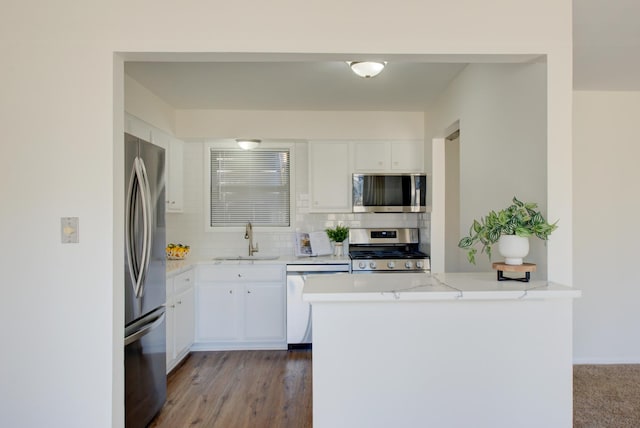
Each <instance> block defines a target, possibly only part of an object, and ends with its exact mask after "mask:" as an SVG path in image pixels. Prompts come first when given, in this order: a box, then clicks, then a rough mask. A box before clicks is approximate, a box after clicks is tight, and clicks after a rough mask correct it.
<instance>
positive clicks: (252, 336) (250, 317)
mask: <svg viewBox="0 0 640 428" xmlns="http://www.w3.org/2000/svg"><path fill="white" fill-rule="evenodd" d="M244 314H245V317H244V336H245V339H247V340H284V338H285V335H286V324H285V314H286V309H285V295H284V284H282V283H262V284H247V285H246V286H245V289H244Z"/></svg>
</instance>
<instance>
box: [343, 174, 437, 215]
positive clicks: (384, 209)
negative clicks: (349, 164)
mask: <svg viewBox="0 0 640 428" xmlns="http://www.w3.org/2000/svg"><path fill="white" fill-rule="evenodd" d="M426 201H427V175H426V174H353V212H354V213H365V212H373V213H375V212H381V213H424V212H427V203H426Z"/></svg>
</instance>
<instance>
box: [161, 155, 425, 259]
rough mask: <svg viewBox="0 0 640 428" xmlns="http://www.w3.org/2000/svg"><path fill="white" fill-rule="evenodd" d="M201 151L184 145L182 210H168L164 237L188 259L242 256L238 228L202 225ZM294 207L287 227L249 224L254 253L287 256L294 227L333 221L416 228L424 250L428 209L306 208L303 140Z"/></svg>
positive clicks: (303, 228) (244, 245)
mask: <svg viewBox="0 0 640 428" xmlns="http://www.w3.org/2000/svg"><path fill="white" fill-rule="evenodd" d="M203 156H204V150H203V145H202V144H201V143H187V144H185V146H184V171H185V173H184V212H183V213H179V214H177V213H168V214H167V215H166V222H167V242H175V243H183V244H186V245H190V246H191V256H190V257H193V258H194V259H207V258H212V257H219V256H238V255H247V253H248V241H247V240H245V239H244V227H227V228H220V230H215V231H210V230H207V228H206V211H205V209H206V208H205V204H204V203H203V199H204V183H205V180H204V176H203V174H204V160H203ZM294 161H295V162H296V168H295V170H296V171H297V172H296V180H295V206H294V215H293V216H292V224H293V227H292V228H283V229H285V230H283V231H278V230H276V228H260V227H258V226H256V227H254V243H258V245H259V248H260V251H259V255H279V256H292V255H293V254H294V232H300V231H305V232H314V231H321V230H324V229H325V228H327V227H333V226H336V225H338V224H341V225H345V226H348V227H351V228H357V227H418V228H420V239H421V246H422V247H423V248H422V249H423V251H425V252H426V253H430V251H429V247H430V239H429V237H430V235H431V234H430V223H431V222H430V214H429V213H427V214H414V213H406V214H387V213H384V214H382V213H381V214H372V213H358V214H355V213H336V214H325V213H323V214H318V213H309V204H308V202H309V198H308V194H307V177H306V171H307V150H306V143H297V144H296V156H295V158H294Z"/></svg>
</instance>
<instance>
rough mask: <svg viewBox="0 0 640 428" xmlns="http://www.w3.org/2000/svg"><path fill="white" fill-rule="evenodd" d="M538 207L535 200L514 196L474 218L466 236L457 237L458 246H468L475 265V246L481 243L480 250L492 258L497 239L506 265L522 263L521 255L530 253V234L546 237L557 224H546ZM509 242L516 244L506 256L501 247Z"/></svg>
mask: <svg viewBox="0 0 640 428" xmlns="http://www.w3.org/2000/svg"><path fill="white" fill-rule="evenodd" d="M537 208H538V204H536V203H533V202H521V201H519V200H518V199H517V198H516V197H514V198H513V200H512V204H511V205H510V206H508V207H507V208H504V209H502V210H500V211H498V212H495V211H493V210H492V211H490V212H489V214H487V215H486V216H485V217H481V218H480V220H473V224H472V225H471V227H470V228H469V235H468V236H465V237H463V238H462V239H461V240H460V242H459V243H458V247H460V248H465V249H467V259H468V260H469V263H473V264H475V263H476V259H475V256H476V253H477V249H476V248H475V247H474V245H476V244H481V245H482V248H481V252H485V253H487V257H489V260H491V246H492V245H493V244H495V243H496V242H499V251H500V252H501V254H502V255H503V256H504V257H505V263H506V264H513V265H518V264H522V258H523V257H525V256H526V255H527V254H528V252H529V237H530V236H537V237H538V238H540V239H542V240H547V239H548V238H549V235H550V234H551V232H553V231H554V230H556V228H557V227H558V226H557V223H558V222H557V221H556V222H555V223H553V224H549V223H548V222H547V220H545V218H544V217H543V216H542V214H541V213H540V211H538V210H537ZM502 237H504V238H502ZM510 241H515V243H514V242H510ZM509 244H513V245H515V246H516V253H513V254H510V253H507V255H505V253H504V252H503V249H504V250H505V251H508V246H509Z"/></svg>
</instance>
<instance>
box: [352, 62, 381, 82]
mask: <svg viewBox="0 0 640 428" xmlns="http://www.w3.org/2000/svg"><path fill="white" fill-rule="evenodd" d="M347 64H349V67H351V71H353V72H354V73H356V74H357V75H358V76H360V77H364V78H369V77H375V76H377V75H378V74H380V72H381V71H382V69H383V68H384V66H385V65H387V62H386V61H348V62H347Z"/></svg>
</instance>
